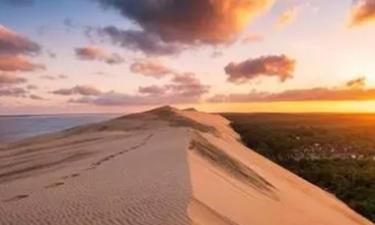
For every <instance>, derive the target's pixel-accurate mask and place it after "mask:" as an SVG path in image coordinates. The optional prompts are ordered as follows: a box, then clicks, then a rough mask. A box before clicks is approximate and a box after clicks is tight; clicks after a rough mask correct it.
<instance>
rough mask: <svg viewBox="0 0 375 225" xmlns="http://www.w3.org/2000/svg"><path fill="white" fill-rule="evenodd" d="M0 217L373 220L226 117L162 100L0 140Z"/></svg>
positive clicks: (309, 224) (262, 223)
mask: <svg viewBox="0 0 375 225" xmlns="http://www.w3.org/2000/svg"><path fill="white" fill-rule="evenodd" d="M0 224H1V225H33V224H38V225H44V224H52V225H55V224H56V225H59V224H61V225H70V224H72V225H73V224H74V225H77V224H90V225H91V224H101V225H105V224H129V225H130V224H160V225H168V224H171V225H172V224H174V225H180V224H195V225H210V224H219V225H232V224H236V225H242V224H243V225H249V224H252V225H276V224H277V225H280V224H285V225H302V224H303V225H320V224H321V225H333V224H340V225H354V224H357V225H359V224H361V225H370V224H372V223H371V222H369V221H368V220H366V219H365V218H363V217H361V216H360V215H358V214H356V213H355V212H353V211H352V210H351V209H349V208H348V207H347V206H346V205H345V204H343V203H342V202H340V201H339V200H337V199H336V198H335V197H334V196H332V195H330V194H328V193H326V192H324V191H323V190H321V189H319V188H318V187H316V186H314V185H312V184H310V183H308V182H306V181H304V180H303V179H301V178H299V177H297V176H296V175H293V174H292V173H290V172H288V171H286V170H285V169H283V168H281V167H279V166H277V165H276V164H274V163H272V162H270V161H269V160H267V159H265V158H263V157H262V156H260V155H258V154H257V153H255V152H254V151H252V150H250V149H248V148H246V147H245V146H243V145H242V144H241V142H240V141H239V137H238V135H237V134H236V133H235V132H234V131H233V130H232V129H231V128H230V126H229V122H228V121H227V120H226V119H224V118H223V117H221V116H219V115H213V114H207V113H202V112H197V111H195V110H186V111H184V110H178V109H175V108H171V107H162V108H158V109H155V110H152V111H148V112H144V113H138V114H133V115H128V116H124V117H121V118H118V119H115V120H111V121H107V122H104V123H98V124H91V125H87V126H81V127H77V128H73V129H70V130H66V131H63V132H59V133H55V134H50V135H44V136H40V137H36V138H30V139H27V140H23V141H18V142H16V143H11V144H7V145H5V146H2V147H1V148H0Z"/></svg>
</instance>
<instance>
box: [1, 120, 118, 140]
mask: <svg viewBox="0 0 375 225" xmlns="http://www.w3.org/2000/svg"><path fill="white" fill-rule="evenodd" d="M118 116H120V115H119V114H74V115H35V116H33V115H30V116H29V115H27V116H0V142H9V141H15V140H20V139H23V138H27V137H33V136H37V135H41V134H46V133H51V132H56V131H61V130H65V129H68V128H72V127H75V126H79V125H84V124H89V123H96V122H101V121H105V120H108V119H112V118H115V117H118Z"/></svg>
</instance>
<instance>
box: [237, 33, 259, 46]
mask: <svg viewBox="0 0 375 225" xmlns="http://www.w3.org/2000/svg"><path fill="white" fill-rule="evenodd" d="M262 41H264V37H263V36H262V35H259V34H248V35H247V36H246V37H244V38H243V39H242V44H249V43H258V42H262Z"/></svg>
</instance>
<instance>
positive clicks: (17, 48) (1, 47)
mask: <svg viewBox="0 0 375 225" xmlns="http://www.w3.org/2000/svg"><path fill="white" fill-rule="evenodd" d="M40 51H41V47H40V46H39V45H38V44H37V43H35V42H33V41H31V40H29V39H28V38H26V37H24V36H21V35H19V34H17V33H16V32H14V31H12V30H10V29H8V28H6V27H4V26H2V25H1V24H0V71H7V72H9V71H34V70H37V69H43V68H44V66H42V65H40V64H34V63H32V62H30V61H29V59H28V58H26V57H25V56H35V55H37V54H39V52H40Z"/></svg>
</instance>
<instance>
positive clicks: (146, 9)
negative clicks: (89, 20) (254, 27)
mask: <svg viewBox="0 0 375 225" xmlns="http://www.w3.org/2000/svg"><path fill="white" fill-rule="evenodd" d="M97 1H99V2H101V3H102V4H103V5H104V6H106V7H112V8H115V9H117V10H119V11H120V12H121V14H122V15H124V16H125V17H127V18H130V19H132V20H133V21H135V22H136V23H137V24H138V25H139V26H140V27H141V28H142V29H143V30H144V31H146V32H147V33H155V34H157V35H158V36H159V37H160V38H161V39H162V40H163V41H164V42H180V43H187V44H195V43H197V42H199V43H207V44H220V43H227V42H229V41H232V40H233V39H234V38H235V37H236V36H237V34H238V33H239V32H240V31H242V30H243V29H244V28H245V27H246V26H247V25H248V24H249V23H250V22H251V21H252V20H253V19H254V18H255V17H256V16H258V15H260V14H262V13H263V12H265V11H266V10H267V9H269V8H270V6H272V5H273V3H274V1H273V0H215V1H212V0H169V1H165V0H154V1H149V0H137V1H134V0H97Z"/></svg>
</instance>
